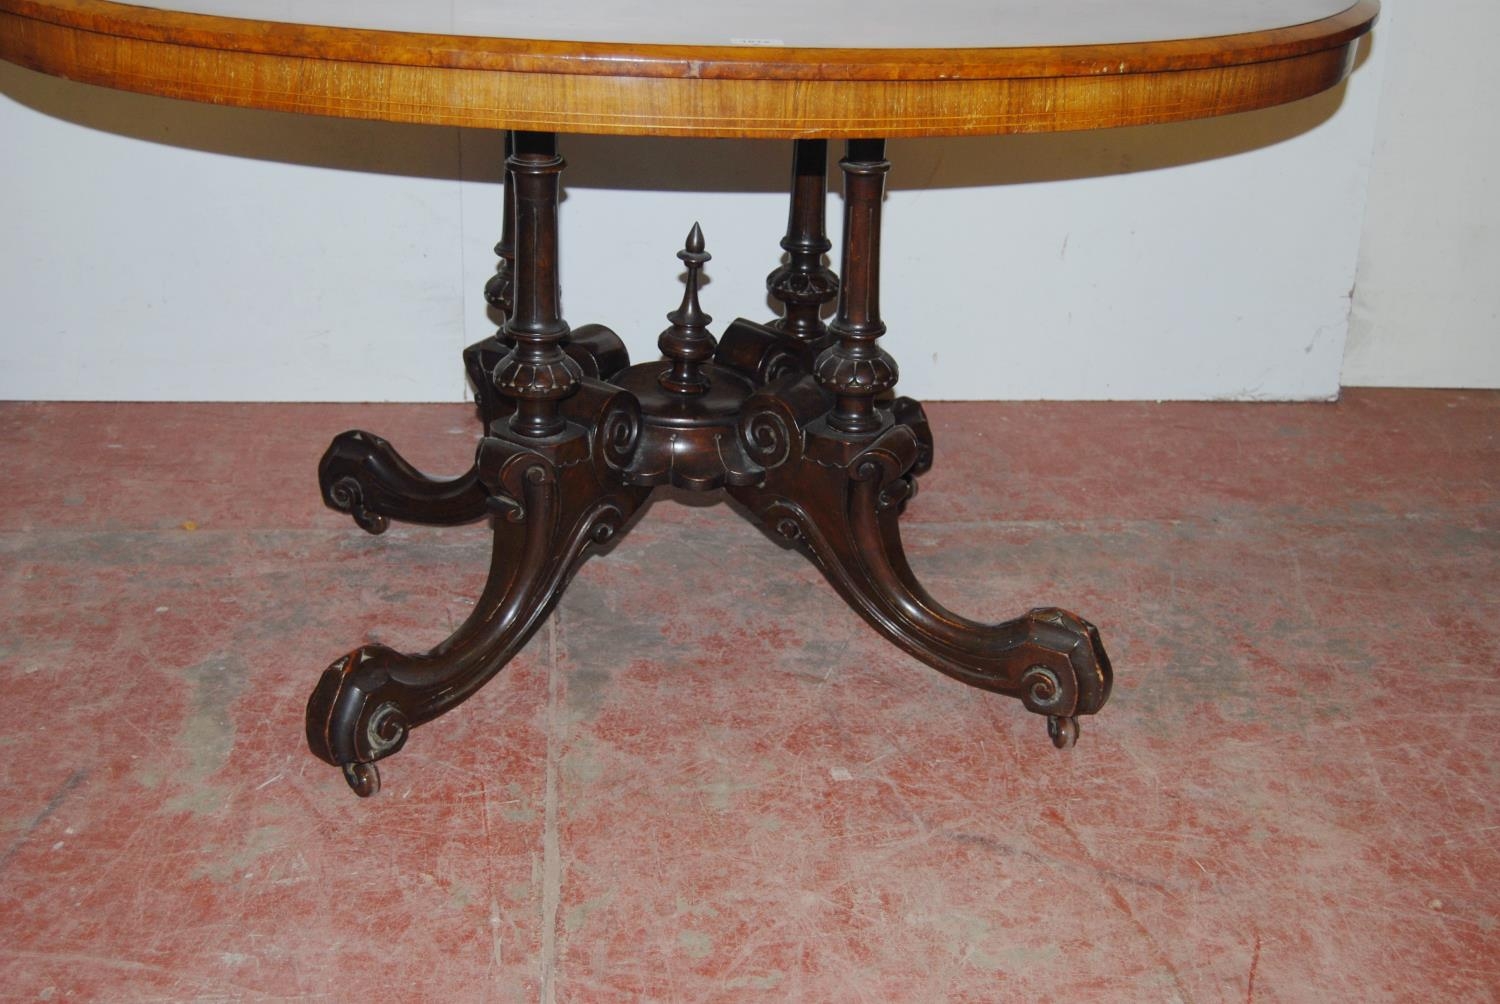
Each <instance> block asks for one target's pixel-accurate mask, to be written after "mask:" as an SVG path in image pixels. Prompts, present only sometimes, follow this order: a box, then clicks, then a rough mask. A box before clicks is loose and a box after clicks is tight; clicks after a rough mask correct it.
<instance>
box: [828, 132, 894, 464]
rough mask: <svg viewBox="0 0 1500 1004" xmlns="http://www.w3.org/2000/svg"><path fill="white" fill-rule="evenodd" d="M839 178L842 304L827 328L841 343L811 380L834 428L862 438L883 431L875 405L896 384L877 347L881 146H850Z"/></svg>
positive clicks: (889, 362)
mask: <svg viewBox="0 0 1500 1004" xmlns="http://www.w3.org/2000/svg"><path fill="white" fill-rule="evenodd" d="M839 167H840V168H841V169H842V170H843V172H844V260H843V275H842V277H841V282H840V285H839V305H838V311H837V313H836V314H835V316H834V319H833V323H832V324H830V325H829V326H828V331H829V333H830V334H831V335H833V336H834V337H835V338H837V339H838V341H837V342H835V343H834V344H833V345H831V346H829V347H828V348H827V349H826V350H824V352H823V353H822V354H821V355H820V356H818V361H817V363H816V365H815V366H814V368H813V375H814V376H815V377H816V378H817V381H818V383H819V385H820V386H822V387H823V389H824V390H826V391H828V392H829V393H830V394H832V395H833V396H834V405H833V409H832V410H831V411H830V412H829V414H828V424H829V426H830V427H831V428H833V429H835V430H837V431H839V432H843V433H847V434H850V435H867V434H870V433H874V432H878V431H879V430H880V427H881V417H880V413H879V412H878V411H876V409H875V399H876V398H877V397H879V396H880V395H882V394H884V393H886V392H887V391H889V390H890V389H891V388H892V387H894V386H895V385H896V377H897V375H898V371H897V369H896V361H895V360H894V359H892V358H891V357H890V355H889V354H888V353H886V352H885V351H884V350H882V349H881V348H880V347H879V346H878V345H876V344H875V342H876V339H878V338H879V337H880V336H881V335H883V334H885V324H884V323H883V322H882V321H881V320H880V202H881V199H882V198H883V197H884V195H885V176H886V173H887V172H889V171H890V169H891V163H890V161H888V160H886V159H885V140H883V139H852V140H850V141H849V143H848V146H847V147H846V148H845V155H844V159H843V160H841V161H839Z"/></svg>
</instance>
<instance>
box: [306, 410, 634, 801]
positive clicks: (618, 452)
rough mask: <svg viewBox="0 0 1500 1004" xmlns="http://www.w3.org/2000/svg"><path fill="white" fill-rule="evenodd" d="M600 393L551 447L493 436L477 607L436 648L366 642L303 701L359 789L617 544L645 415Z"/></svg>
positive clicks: (316, 734) (313, 741)
mask: <svg viewBox="0 0 1500 1004" xmlns="http://www.w3.org/2000/svg"><path fill="white" fill-rule="evenodd" d="M585 391H586V392H585V393H584V394H581V395H579V396H580V397H582V398H584V399H585V400H586V401H595V402H600V401H602V402H604V406H603V407H601V408H600V409H599V410H598V413H597V415H596V417H595V420H594V421H592V422H591V423H590V424H589V425H588V426H586V427H585V426H580V425H578V424H575V423H570V424H569V435H568V437H566V438H564V439H563V440H562V441H561V442H560V443H558V444H553V445H551V446H550V447H532V446H529V445H527V444H524V443H518V442H515V441H511V440H506V439H501V438H493V437H492V438H488V439H485V440H484V441H483V442H482V443H481V446H480V456H479V462H478V470H479V471H480V476H481V478H482V479H483V482H484V484H485V485H486V486H487V488H488V493H489V498H490V499H491V506H490V508H491V509H492V510H494V511H495V512H497V513H499V515H497V516H496V518H495V520H494V534H495V539H494V550H493V555H492V558H491V563H490V572H489V579H488V580H487V581H486V583H485V587H484V592H483V594H482V595H481V596H480V598H479V600H478V602H477V603H476V604H475V606H474V610H473V612H472V613H471V614H470V615H469V617H468V619H466V620H465V621H464V622H463V624H461V625H460V626H459V628H458V630H457V631H455V632H454V633H453V635H452V636H451V637H450V638H448V639H447V640H446V641H444V642H443V643H442V644H440V645H438V646H437V647H435V648H433V649H432V650H431V651H429V652H426V653H423V654H419V655H405V654H402V653H400V652H396V651H394V650H392V649H390V648H387V647H385V646H383V645H365V646H362V647H360V648H358V649H356V650H355V651H353V652H351V653H349V654H348V655H345V656H343V657H341V658H340V659H338V660H336V661H335V662H334V663H333V665H332V666H330V667H329V668H328V669H327V670H326V671H325V672H324V673H323V676H322V678H321V679H320V680H319V681H318V684H317V687H316V688H315V689H314V691H313V694H312V696H311V698H310V699H309V700H308V703H307V741H308V745H309V746H310V747H311V749H312V751H313V753H315V754H316V755H317V756H319V757H321V758H322V759H323V760H326V761H327V762H329V763H331V764H334V765H335V766H339V767H342V768H343V769H344V774H345V778H346V779H347V780H348V781H349V784H350V786H351V787H353V788H354V790H355V791H356V792H357V793H359V794H361V795H369V794H373V793H374V791H375V790H376V789H378V787H379V773H378V771H377V770H376V769H375V766H374V764H375V761H377V760H380V759H383V758H384V757H387V756H390V755H391V754H393V753H395V752H397V751H398V750H400V749H401V747H402V746H403V745H404V744H405V742H406V739H407V735H408V733H409V732H410V730H411V729H413V728H415V727H416V726H418V725H421V724H423V723H424V722H428V721H431V720H432V719H434V718H436V717H437V716H439V715H441V714H443V713H444V712H445V711H448V710H450V709H452V708H453V707H456V706H457V705H458V704H460V703H462V702H463V701H464V700H466V699H467V698H468V697H469V696H470V695H471V694H473V693H474V692H475V691H476V690H478V689H479V688H480V687H481V686H483V685H484V683H485V682H486V681H488V680H489V679H490V678H491V677H492V676H494V675H495V674H496V673H497V672H499V670H500V669H501V668H502V667H504V665H505V664H506V663H507V662H508V661H509V660H510V659H511V658H512V657H513V656H514V655H515V654H516V652H518V651H519V650H520V649H521V647H522V646H523V645H524V644H525V643H526V641H527V639H528V638H530V637H531V635H532V634H533V632H535V630H536V629H537V627H538V626H539V625H540V624H541V623H542V622H543V621H544V619H545V618H546V616H547V613H548V612H549V611H550V610H551V609H552V607H553V606H554V605H555V604H556V602H557V600H558V598H559V596H560V595H561V594H562V591H563V589H564V588H565V587H566V585H567V583H568V580H569V579H570V578H571V577H572V574H573V572H574V571H575V570H576V569H577V567H578V565H579V564H580V563H581V562H582V560H583V558H584V557H585V556H586V555H587V553H588V550H589V549H590V548H591V547H594V546H597V545H601V544H604V543H606V542H607V541H609V540H610V539H611V538H612V537H613V536H614V535H615V534H616V533H617V532H619V530H620V529H622V528H623V527H624V525H625V523H626V521H627V520H628V519H629V518H630V516H631V514H632V513H634V511H635V510H636V508H638V507H639V505H640V503H641V502H642V501H643V500H644V498H645V495H646V492H645V491H643V490H640V489H634V488H627V487H624V486H623V485H622V484H621V483H620V481H619V479H618V477H617V473H618V470H619V468H620V467H621V466H622V464H623V462H624V460H625V459H628V456H629V450H630V447H631V445H632V436H633V435H636V434H638V429H639V421H638V416H635V415H634V413H633V412H632V410H631V408H632V406H634V403H635V402H634V399H633V398H631V397H629V395H626V394H623V393H620V392H618V391H614V392H611V391H608V390H606V389H605V388H603V385H598V384H591V385H590V386H589V387H587V388H585Z"/></svg>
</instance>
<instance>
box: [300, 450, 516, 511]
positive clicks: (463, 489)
mask: <svg viewBox="0 0 1500 1004" xmlns="http://www.w3.org/2000/svg"><path fill="white" fill-rule="evenodd" d="M318 484H319V486H320V487H321V488H322V490H323V502H324V503H325V504H326V505H327V506H328V507H329V508H330V509H336V510H338V511H339V512H347V513H349V514H350V515H351V516H353V517H354V521H355V522H356V523H358V524H359V525H360V526H362V527H363V528H364V529H365V530H367V531H369V532H370V533H383V532H385V529H386V527H388V526H389V525H390V521H391V520H393V519H396V520H401V521H402V522H406V523H426V524H429V525H432V526H453V525H456V524H459V523H472V522H474V521H475V520H477V519H482V518H483V517H484V514H485V512H486V508H485V503H486V500H487V499H488V498H489V492H488V491H487V490H486V489H485V487H484V485H483V484H481V483H480V480H479V475H478V472H477V471H476V470H474V469H472V468H471V469H470V470H469V471H468V472H466V473H464V474H462V475H460V476H458V477H456V478H446V479H445V478H430V477H428V476H427V475H425V474H423V473H422V472H421V471H419V470H417V469H416V468H415V467H413V466H412V465H411V464H409V463H407V462H406V460H405V459H404V458H402V456H401V454H399V453H397V452H396V449H395V447H393V446H391V444H390V443H388V442H386V441H385V440H384V439H381V438H380V437H379V436H377V435H374V434H373V433H369V432H360V431H358V430H355V431H353V432H345V433H342V434H340V435H339V436H337V437H335V438H334V440H333V443H332V444H331V445H330V446H329V447H328V449H327V451H326V452H325V453H324V454H323V459H322V461H321V462H320V463H319V464H318Z"/></svg>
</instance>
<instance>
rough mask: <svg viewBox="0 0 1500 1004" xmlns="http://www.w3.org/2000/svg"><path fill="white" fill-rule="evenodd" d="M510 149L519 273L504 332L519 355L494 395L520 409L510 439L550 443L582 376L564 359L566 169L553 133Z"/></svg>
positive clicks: (500, 374) (529, 135)
mask: <svg viewBox="0 0 1500 1004" xmlns="http://www.w3.org/2000/svg"><path fill="white" fill-rule="evenodd" d="M513 141H514V144H515V147H514V152H513V153H512V154H511V156H510V158H509V160H508V161H507V162H506V167H507V169H508V170H509V172H510V174H511V176H512V179H513V184H514V188H515V271H514V277H513V280H512V291H511V301H512V302H511V311H510V313H509V315H508V316H507V317H506V319H505V327H504V329H503V330H504V333H505V339H506V341H508V342H510V343H512V344H514V345H515V348H514V349H513V350H512V351H511V352H510V354H509V355H507V356H506V357H505V358H504V359H502V360H501V361H500V363H499V365H497V366H496V367H495V389H496V390H498V391H499V392H500V393H501V394H502V395H504V396H505V397H508V398H511V399H512V400H514V401H515V402H516V411H515V414H514V415H512V416H511V418H510V429H511V431H512V432H514V433H515V434H516V435H518V436H523V437H526V438H530V439H545V438H548V437H550V436H555V435H557V434H558V433H560V432H562V431H563V429H564V428H565V427H566V425H567V423H566V422H565V421H564V420H563V417H562V415H561V414H560V413H559V411H558V402H559V401H561V400H562V399H563V398H565V397H567V396H569V395H570V394H573V393H574V392H576V391H577V390H578V388H579V386H580V385H579V380H580V379H581V378H582V376H583V371H582V370H581V369H579V366H578V364H577V363H576V362H574V361H573V360H572V359H569V358H568V357H567V356H566V355H565V354H564V353H563V351H562V344H563V342H564V341H565V340H566V339H567V337H568V325H567V322H566V321H564V320H563V319H562V292H561V288H560V286H559V284H558V275H557V203H558V196H559V177H558V176H559V175H560V174H561V173H562V169H563V167H564V166H565V162H564V161H563V159H562V158H561V157H559V156H558V154H557V136H556V135H555V134H553V133H543V132H516V133H514V134H513Z"/></svg>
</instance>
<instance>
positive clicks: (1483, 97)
mask: <svg viewBox="0 0 1500 1004" xmlns="http://www.w3.org/2000/svg"><path fill="white" fill-rule="evenodd" d="M1384 2H1385V12H1384V14H1383V15H1382V22H1381V28H1380V31H1381V35H1382V41H1383V44H1384V46H1385V48H1386V49H1387V50H1388V51H1387V65H1388V67H1389V69H1388V70H1387V71H1386V73H1385V84H1384V88H1383V91H1382V96H1381V100H1380V125H1379V129H1378V132H1377V144H1376V148H1375V169H1374V175H1373V176H1372V178H1371V181H1370V200H1369V211H1368V213H1367V215H1366V224H1365V233H1364V242H1363V247H1362V249H1361V253H1360V263H1359V285H1358V288H1357V294H1356V296H1355V302H1354V307H1355V310H1354V318H1353V325H1352V328H1351V330H1350V334H1349V348H1348V354H1347V360H1346V363H1345V366H1344V381H1345V382H1346V383H1348V384H1353V385H1360V384H1375V385H1384V386H1401V387H1410V386H1422V387H1500V198H1496V196H1495V188H1496V185H1497V184H1500V177H1497V175H1496V170H1495V165H1496V164H1497V163H1500V111H1497V109H1496V99H1497V97H1500V85H1497V84H1496V83H1495V79H1494V72H1493V70H1492V69H1491V64H1490V55H1491V48H1492V46H1493V43H1494V39H1495V38H1496V36H1497V35H1500V4H1496V3H1494V2H1493V0H1428V2H1426V3H1415V2H1413V0H1384Z"/></svg>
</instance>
